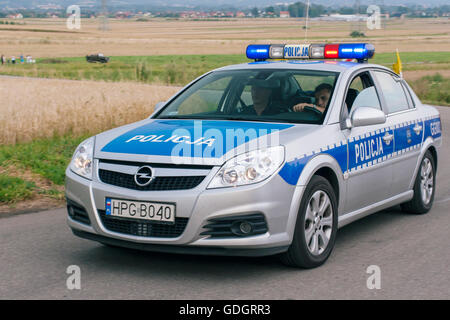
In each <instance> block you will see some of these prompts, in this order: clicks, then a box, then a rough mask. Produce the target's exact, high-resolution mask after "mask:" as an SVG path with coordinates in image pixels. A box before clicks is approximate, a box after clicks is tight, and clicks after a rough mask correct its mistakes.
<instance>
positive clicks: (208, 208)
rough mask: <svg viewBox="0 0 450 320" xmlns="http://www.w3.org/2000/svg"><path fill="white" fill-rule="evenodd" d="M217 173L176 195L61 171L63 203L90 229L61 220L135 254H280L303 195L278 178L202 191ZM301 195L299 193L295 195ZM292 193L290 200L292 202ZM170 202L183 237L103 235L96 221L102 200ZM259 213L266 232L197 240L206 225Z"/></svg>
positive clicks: (108, 232)
mask: <svg viewBox="0 0 450 320" xmlns="http://www.w3.org/2000/svg"><path fill="white" fill-rule="evenodd" d="M217 170H218V168H217V169H213V170H211V172H210V174H209V175H208V176H207V177H206V178H205V180H204V181H203V182H202V183H201V184H200V185H198V186H197V187H196V188H194V189H190V190H180V191H136V190H130V189H125V188H121V187H116V186H112V185H108V184H105V183H102V182H100V181H99V180H98V178H97V177H94V179H93V180H92V181H90V180H87V179H84V178H82V177H80V176H78V175H76V174H74V173H73V172H72V171H71V170H70V169H67V170H66V197H67V198H68V199H70V200H71V201H73V202H75V203H77V204H79V205H80V206H82V207H84V208H85V210H86V212H87V214H88V216H89V220H90V225H88V224H84V223H80V222H77V221H75V220H73V219H72V218H71V217H69V216H68V217H67V222H68V225H69V226H70V228H71V229H72V231H73V233H74V234H75V235H77V236H80V237H82V238H87V239H91V240H95V241H99V242H104V243H109V244H112V245H117V246H123V247H130V248H135V249H142V250H150V251H164V252H177V253H195V254H214V255H241V256H261V255H271V254H275V253H279V252H283V251H286V250H287V248H288V246H289V245H290V243H291V241H292V233H293V229H294V227H293V225H294V224H295V217H296V215H297V212H298V205H297V202H296V201H293V199H294V198H297V195H298V194H301V193H302V192H303V190H302V188H303V187H300V186H297V187H296V186H292V185H289V184H287V183H286V182H285V181H284V180H283V179H282V178H281V177H280V176H279V175H275V176H273V177H271V178H270V179H268V180H266V181H263V182H261V183H257V184H254V185H249V186H241V187H237V188H223V189H212V190H207V189H206V187H207V185H208V183H209V181H210V180H211V178H212V176H213V175H214V174H215V173H216V172H217ZM299 189H301V190H299ZM294 193H295V194H296V197H294ZM106 197H110V198H121V199H130V200H139V201H158V202H172V203H175V204H176V208H177V209H176V215H177V217H181V218H188V219H189V220H188V222H187V225H186V227H185V229H184V232H183V233H182V234H181V235H180V236H178V237H174V238H158V237H142V236H135V235H129V234H123V233H119V232H114V231H111V230H108V229H107V228H106V227H105V226H104V224H103V223H102V220H101V218H100V216H99V210H104V209H105V198H106ZM255 213H259V214H262V215H264V217H265V220H266V222H267V227H268V231H267V232H266V233H264V234H260V235H255V236H248V237H238V236H236V237H232V238H230V237H228V238H211V237H209V236H204V235H201V233H202V232H204V231H205V228H204V226H205V225H206V224H207V223H208V220H209V219H213V218H222V217H230V216H242V215H248V214H255Z"/></svg>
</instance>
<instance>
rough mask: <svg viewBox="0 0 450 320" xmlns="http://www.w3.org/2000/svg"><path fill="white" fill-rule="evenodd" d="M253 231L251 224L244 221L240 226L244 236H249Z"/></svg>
mask: <svg viewBox="0 0 450 320" xmlns="http://www.w3.org/2000/svg"><path fill="white" fill-rule="evenodd" d="M252 229H253V228H252V225H251V224H250V223H248V222H247V221H243V222H241V224H240V225H239V230H241V232H242V233H243V234H249V233H250V232H252Z"/></svg>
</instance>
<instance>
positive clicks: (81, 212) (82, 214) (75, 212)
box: [66, 199, 91, 225]
mask: <svg viewBox="0 0 450 320" xmlns="http://www.w3.org/2000/svg"><path fill="white" fill-rule="evenodd" d="M66 200H67V212H68V214H69V216H70V217H71V218H72V220H75V221H77V222H81V223H84V224H87V225H90V224H91V220H90V219H89V215H88V213H87V211H86V209H85V208H83V207H82V206H81V205H79V204H78V203H76V202H74V201H72V200H70V199H66Z"/></svg>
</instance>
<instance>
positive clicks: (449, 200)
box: [0, 108, 450, 299]
mask: <svg viewBox="0 0 450 320" xmlns="http://www.w3.org/2000/svg"><path fill="white" fill-rule="evenodd" d="M440 111H441V116H442V128H443V135H444V137H443V138H444V146H443V148H442V151H441V155H440V163H439V167H438V173H437V192H436V197H435V203H434V206H433V209H432V210H431V211H430V212H429V213H428V214H427V215H423V216H414V215H408V214H405V213H402V212H400V211H399V208H394V209H391V210H388V211H383V212H379V213H376V214H374V215H371V216H369V217H367V218H364V219H362V220H359V221H357V222H355V223H353V224H350V225H348V226H346V227H344V228H342V229H341V230H339V232H338V237H337V243H336V246H335V249H334V251H333V253H332V255H331V257H330V259H329V260H328V262H327V263H326V264H325V265H324V266H322V267H320V268H317V269H314V270H297V269H291V268H287V267H285V266H283V265H282V264H281V263H279V262H278V260H277V259H276V258H273V257H268V258H230V257H205V256H189V255H172V254H162V253H147V252H139V251H133V250H127V249H116V248H109V247H104V246H102V245H100V244H97V243H95V242H91V241H88V240H83V239H79V238H77V237H75V236H73V235H72V233H71V231H70V229H69V227H68V226H67V225H66V222H65V219H66V212H65V210H64V209H57V210H50V211H46V212H38V213H31V214H24V215H18V216H12V217H8V218H2V219H0V299H437V298H440V299H450V267H449V266H450V214H449V209H448V208H449V205H450V165H448V163H447V159H448V158H449V156H450V144H449V141H450V130H449V128H450V108H440ZM70 265H77V266H79V267H80V270H81V283H80V284H81V289H80V290H68V289H67V286H66V280H67V278H68V277H69V274H67V273H66V269H67V267H68V266H70ZM371 265H376V266H379V267H380V271H381V289H372V290H370V289H368V288H367V279H368V277H369V276H370V275H369V274H368V273H367V272H366V271H367V267H368V266H371Z"/></svg>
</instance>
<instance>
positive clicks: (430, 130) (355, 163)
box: [279, 116, 442, 185]
mask: <svg viewBox="0 0 450 320" xmlns="http://www.w3.org/2000/svg"><path fill="white" fill-rule="evenodd" d="M416 124H419V125H421V126H423V127H424V129H423V130H425V131H424V133H423V136H422V132H423V131H421V132H420V134H416V133H415V131H414V127H415V126H416ZM377 132H378V133H377ZM386 132H387V133H389V134H394V140H392V141H391V143H390V144H389V145H387V144H386V142H385V141H384V140H383V139H382V138H383V136H384V135H385V134H386ZM441 135H442V133H441V120H440V117H439V116H438V117H433V118H431V119H425V120H423V119H420V120H418V121H416V122H410V123H402V124H400V125H399V126H398V127H397V128H384V129H381V130H377V131H374V132H371V133H369V134H363V135H360V136H358V137H355V138H354V139H351V140H349V141H348V151H349V152H348V156H349V159H348V160H349V163H348V171H355V170H361V169H364V167H365V166H371V165H373V164H377V163H379V162H380V161H384V160H385V159H386V158H388V157H392V156H393V155H395V154H397V153H403V152H405V151H407V150H410V149H414V148H419V147H420V146H421V144H422V142H423V140H425V139H426V138H427V137H433V138H439V137H441ZM380 139H381V140H380ZM371 140H375V141H376V140H378V141H381V143H382V152H381V149H380V148H379V147H377V148H375V147H376V146H375V143H374V144H372V143H371ZM394 141H395V150H394ZM368 143H369V144H370V146H369V145H368ZM355 145H358V148H359V149H360V151H361V149H362V150H363V152H364V157H363V158H361V153H360V154H359V159H358V160H357V157H356V147H355ZM322 149H323V148H319V150H320V152H314V151H313V152H312V154H311V155H308V156H307V155H303V156H302V157H299V158H295V159H294V160H291V161H287V162H286V163H285V164H284V166H283V168H281V170H280V172H279V175H280V176H281V177H282V178H283V179H284V180H285V181H286V182H287V183H288V184H290V185H296V184H297V182H298V179H299V178H300V175H301V173H302V171H303V168H304V167H305V166H306V164H307V163H308V161H309V160H310V159H311V158H312V157H313V156H315V155H318V154H329V155H330V156H332V157H333V158H335V159H336V161H337V162H338V163H339V166H340V167H341V170H342V173H345V172H346V170H347V169H346V168H347V145H346V144H344V145H341V146H338V147H337V146H336V144H333V145H331V146H330V148H329V149H328V150H326V151H322ZM369 151H370V152H369ZM368 153H370V155H369V154H368Z"/></svg>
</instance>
